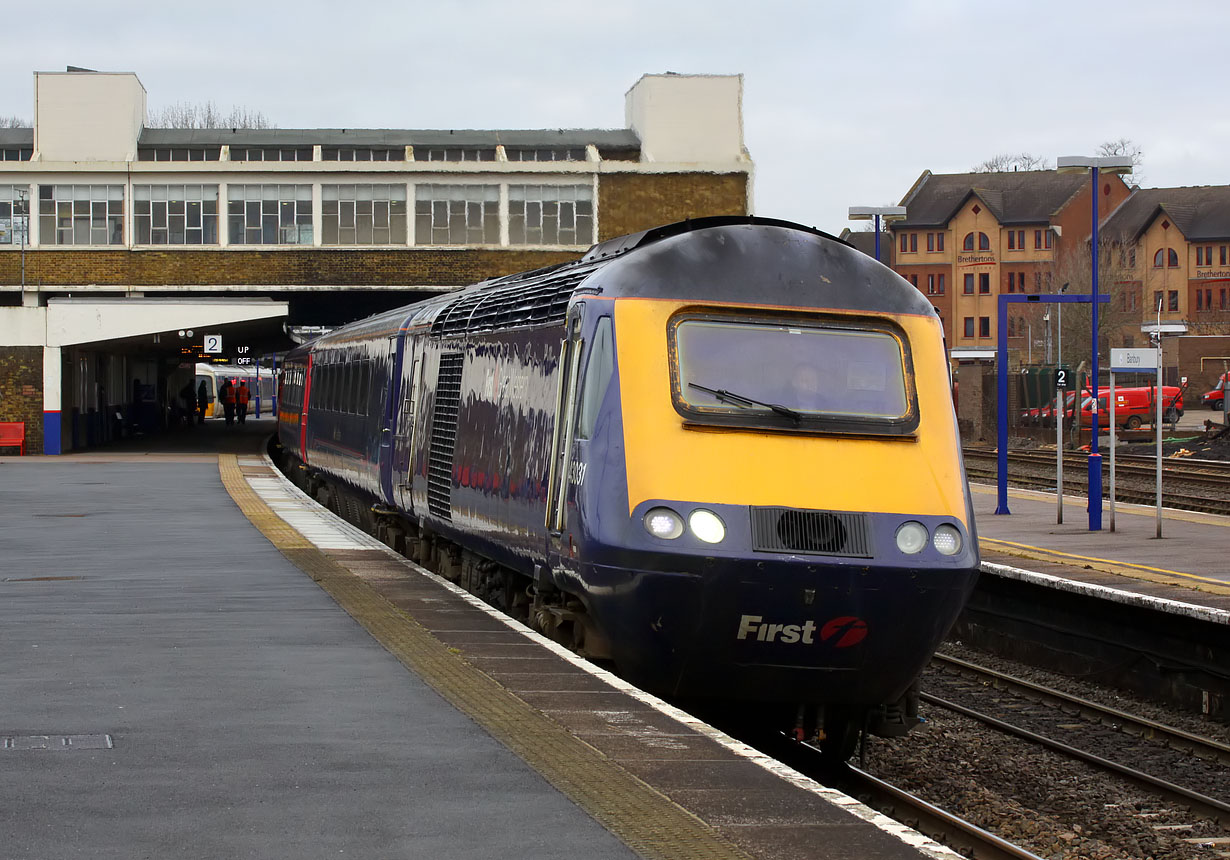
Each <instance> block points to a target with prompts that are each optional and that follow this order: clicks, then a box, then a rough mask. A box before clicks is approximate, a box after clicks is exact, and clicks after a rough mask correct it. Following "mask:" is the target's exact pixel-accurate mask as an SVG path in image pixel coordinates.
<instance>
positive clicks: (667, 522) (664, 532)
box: [645, 508, 683, 540]
mask: <svg viewBox="0 0 1230 860" xmlns="http://www.w3.org/2000/svg"><path fill="white" fill-rule="evenodd" d="M645 530H646V531H648V532H649V533H650V534H651V535H653V536H654V537H660V538H665V539H667V540H674V539H675V538H677V537H679V536H680V535H681V534H683V517H681V516H679V514H677V513H675V512H674V511H672V510H671V509H670V508H653V509H652V510H649V511H646V513H645Z"/></svg>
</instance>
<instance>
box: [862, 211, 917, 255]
mask: <svg viewBox="0 0 1230 860" xmlns="http://www.w3.org/2000/svg"><path fill="white" fill-rule="evenodd" d="M849 218H850V220H851V221H875V229H876V262H879V260H880V222H881V221H901V220H904V219H905V207H904V206H851V207H850V215H849Z"/></svg>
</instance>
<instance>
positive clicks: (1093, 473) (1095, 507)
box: [1076, 166, 1160, 532]
mask: <svg viewBox="0 0 1230 860" xmlns="http://www.w3.org/2000/svg"><path fill="white" fill-rule="evenodd" d="M1090 175H1091V176H1092V177H1093V189H1092V192H1093V203H1092V213H1093V214H1092V216H1091V217H1092V219H1093V228H1092V231H1091V242H1092V245H1093V247H1092V250H1091V253H1092V255H1093V259H1092V273H1093V285H1092V286H1093V289H1092V290H1090V292H1091V293H1092V295H1093V315H1092V316H1093V336H1092V341H1093V381H1092V383H1091V385H1090V388H1091V389H1092V392H1093V405H1092V406H1091V407H1090V409H1089V414H1090V418H1089V434H1090V435H1089V531H1091V532H1096V531H1101V530H1102V455H1101V454H1099V453H1098V304H1099V303H1098V169H1097V167H1096V166H1095V167H1092V168H1090ZM1076 408H1077V409H1079V408H1080V397H1079V395H1078V396H1077V405H1076ZM1159 432H1160V429H1159Z"/></svg>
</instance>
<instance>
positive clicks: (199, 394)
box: [196, 379, 209, 424]
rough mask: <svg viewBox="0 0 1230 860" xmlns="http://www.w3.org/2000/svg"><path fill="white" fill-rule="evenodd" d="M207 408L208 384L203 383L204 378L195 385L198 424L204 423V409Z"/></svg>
mask: <svg viewBox="0 0 1230 860" xmlns="http://www.w3.org/2000/svg"><path fill="white" fill-rule="evenodd" d="M208 408H209V386H208V385H206V384H205V380H204V379H202V380H201V384H200V385H198V386H197V387H196V409H197V415H198V416H200V417H199V418H198V419H197V423H198V424H204V423H205V410H206V409H208Z"/></svg>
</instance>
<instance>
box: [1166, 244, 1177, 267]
mask: <svg viewBox="0 0 1230 860" xmlns="http://www.w3.org/2000/svg"><path fill="white" fill-rule="evenodd" d="M1166 267H1167V268H1170V269H1177V268H1178V267H1179V255H1178V253H1176V252H1175V249H1174V248H1167V249H1166Z"/></svg>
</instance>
